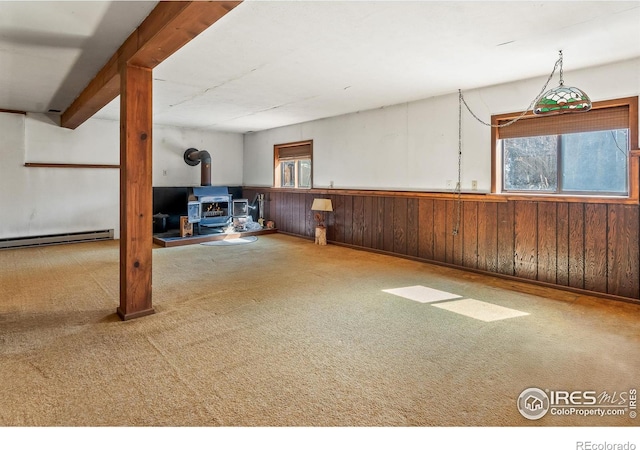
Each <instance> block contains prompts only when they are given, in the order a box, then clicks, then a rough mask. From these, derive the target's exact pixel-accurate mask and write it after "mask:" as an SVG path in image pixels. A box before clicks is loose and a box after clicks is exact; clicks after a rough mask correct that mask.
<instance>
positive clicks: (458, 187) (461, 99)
mask: <svg viewBox="0 0 640 450" xmlns="http://www.w3.org/2000/svg"><path fill="white" fill-rule="evenodd" d="M558 66H559V67H560V85H562V84H563V82H564V80H563V79H562V75H563V73H562V50H560V57H559V58H558V60H557V61H556V63H555V65H554V66H553V70H552V71H551V74H550V75H549V77H548V78H547V81H546V82H545V83H544V86H542V89H541V90H540V93H539V94H538V95H537V96H536V97H535V98H534V99H533V101H532V102H531V103H530V104H529V107H528V108H527V109H526V110H524V111H523V112H522V113H520V115H519V116H518V117H516V118H515V119H511V120H510V121H508V122H505V123H501V124H495V125H494V124H491V123H487V122H485V121H484V120H482V119H481V118H479V117H478V116H477V115H476V114H475V113H474V112H473V111H471V108H469V105H468V104H467V102H466V100H465V99H464V96H463V95H462V90H460V89H458V182H457V183H456V188H455V193H456V195H457V200H456V220H455V223H454V225H453V235H454V236H455V235H457V234H458V232H459V231H460V218H461V215H462V105H464V106H465V108H467V111H469V114H471V116H473V118H474V119H476V120H477V121H478V122H480V123H481V124H483V125H486V126H488V127H492V128H503V127H508V126H509V125H513V124H514V123H516V122H517V121H518V120H520V119H522V118H523V117H524V116H525V114H527V113H528V112H529V111H530V110H531V109H532V108H533V106H534V105H535V104H536V102H537V101H538V100H539V99H540V97H542V95H543V94H544V93H545V92H546V91H547V87H548V86H549V83H550V82H551V79H552V78H553V75H554V74H555V73H556V70H557V69H558Z"/></svg>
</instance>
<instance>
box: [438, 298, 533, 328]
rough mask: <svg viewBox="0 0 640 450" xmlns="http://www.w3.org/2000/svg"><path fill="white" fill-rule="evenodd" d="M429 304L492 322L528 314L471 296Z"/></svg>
mask: <svg viewBox="0 0 640 450" xmlns="http://www.w3.org/2000/svg"><path fill="white" fill-rule="evenodd" d="M431 306H435V307H436V308H441V309H446V310H447V311H451V312H454V313H458V314H462V315H463V316H467V317H472V318H474V319H478V320H482V321H484V322H493V321H495V320H503V319H511V318H513V317H520V316H528V315H529V313H526V312H522V311H517V310H515V309H511V308H505V307H504V306H498V305H493V304H491V303H486V302H481V301H480V300H474V299H472V298H465V299H463V300H455V301H451V302H444V303H438V304H436V305H431Z"/></svg>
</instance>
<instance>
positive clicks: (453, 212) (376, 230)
mask: <svg viewBox="0 0 640 450" xmlns="http://www.w3.org/2000/svg"><path fill="white" fill-rule="evenodd" d="M245 192H246V193H244V194H243V195H244V196H245V197H248V198H253V197H254V196H255V194H256V193H257V192H266V201H265V213H264V217H265V219H267V220H269V219H270V220H274V221H275V223H276V227H277V228H278V230H280V231H283V232H287V233H291V234H295V235H300V236H304V237H307V238H310V239H311V238H313V236H314V228H315V222H314V221H313V213H312V212H311V211H310V209H311V203H312V202H313V198H314V196H317V194H314V193H309V192H308V191H306V192H292V191H282V190H278V189H260V190H257V189H248V190H246V191H245ZM322 196H323V197H327V198H331V199H332V201H333V206H334V211H333V212H332V213H328V214H327V215H326V223H327V226H328V230H327V238H328V240H329V241H333V242H336V243H340V244H345V245H353V246H357V247H361V248H365V249H366V248H369V249H372V250H376V251H380V250H381V251H384V252H388V253H391V254H397V255H399V256H408V257H412V258H419V259H421V260H424V261H433V262H438V263H445V264H452V265H456V266H460V267H463V268H469V269H473V270H480V271H483V272H488V273H496V274H501V275H508V276H515V277H518V278H521V279H523V280H531V281H535V282H542V283H545V284H552V285H553V284H555V285H557V286H558V287H567V288H574V289H581V290H586V291H591V292H594V293H603V294H610V295H612V296H616V297H624V298H629V299H634V300H638V299H640V274H639V273H640V231H639V229H640V209H639V206H638V205H628V204H620V203H612V204H606V203H594V202H590V201H585V202H583V203H579V202H575V201H570V202H559V201H553V202H547V201H544V200H541V201H532V200H529V199H528V200H509V201H499V202H491V201H483V200H482V198H480V197H478V196H468V197H466V196H465V197H464V198H463V199H461V201H460V202H458V200H457V199H456V198H438V197H433V198H429V197H425V196H423V195H419V194H416V195H415V196H411V195H410V194H406V193H405V195H402V196H394V195H378V193H375V192H362V193H360V192H358V193H342V192H341V193H332V194H327V193H323V194H322ZM458 217H459V219H458ZM458 220H459V222H458ZM456 225H458V227H457V228H458V233H457V234H455V233H454V230H455V229H456Z"/></svg>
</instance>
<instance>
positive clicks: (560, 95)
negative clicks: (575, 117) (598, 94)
mask: <svg viewBox="0 0 640 450" xmlns="http://www.w3.org/2000/svg"><path fill="white" fill-rule="evenodd" d="M559 61H560V86H558V87H556V88H554V89H551V90H549V91H547V92H545V93H544V94H542V96H541V97H540V98H539V99H538V102H537V103H536V106H535V107H534V108H533V113H534V114H537V115H544V114H554V113H563V112H570V111H589V110H590V109H591V100H590V99H589V97H588V96H587V94H585V93H584V92H582V91H581V90H580V89H578V88H577V87H571V86H565V85H564V80H563V79H562V50H560V60H559Z"/></svg>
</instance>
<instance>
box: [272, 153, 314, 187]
mask: <svg viewBox="0 0 640 450" xmlns="http://www.w3.org/2000/svg"><path fill="white" fill-rule="evenodd" d="M312 157H313V141H302V142H291V143H288V144H278V145H275V146H274V147H273V159H274V177H273V179H274V187H283V188H295V189H310V188H311V186H312V177H311V162H312Z"/></svg>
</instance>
